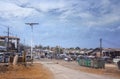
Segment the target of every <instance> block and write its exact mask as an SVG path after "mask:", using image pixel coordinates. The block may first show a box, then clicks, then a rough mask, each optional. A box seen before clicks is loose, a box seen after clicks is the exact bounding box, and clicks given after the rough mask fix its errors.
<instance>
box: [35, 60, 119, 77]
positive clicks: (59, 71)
mask: <svg viewBox="0 0 120 79" xmlns="http://www.w3.org/2000/svg"><path fill="white" fill-rule="evenodd" d="M35 63H42V64H43V65H44V66H45V67H47V68H49V69H50V70H51V71H52V72H53V74H54V79H119V78H115V77H111V76H107V75H98V74H91V73H86V72H83V71H80V70H75V69H72V68H68V67H66V66H63V65H61V64H59V63H54V62H53V61H37V62H35Z"/></svg>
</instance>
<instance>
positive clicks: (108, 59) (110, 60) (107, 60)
mask: <svg viewBox="0 0 120 79" xmlns="http://www.w3.org/2000/svg"><path fill="white" fill-rule="evenodd" d="M102 59H103V60H104V61H105V62H106V63H112V62H113V61H112V58H110V57H109V56H103V57H102Z"/></svg>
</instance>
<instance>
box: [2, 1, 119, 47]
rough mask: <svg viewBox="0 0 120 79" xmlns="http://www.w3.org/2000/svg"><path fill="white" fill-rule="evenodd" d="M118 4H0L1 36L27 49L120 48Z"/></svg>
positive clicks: (8, 2)
mask: <svg viewBox="0 0 120 79" xmlns="http://www.w3.org/2000/svg"><path fill="white" fill-rule="evenodd" d="M119 7H120V0H0V27H1V29H0V35H6V33H5V31H6V27H4V26H3V25H7V26H8V25H9V26H10V32H11V35H15V36H16V35H17V36H18V37H20V38H21V42H23V41H24V39H25V43H26V44H27V45H30V39H31V34H30V33H31V28H30V27H29V26H28V25H25V23H26V22H37V23H39V25H36V26H34V45H39V44H41V45H44V46H47V45H50V46H56V45H59V46H62V47H76V46H79V47H81V48H84V47H87V48H95V47H99V39H100V38H102V39H103V47H114V48H119V47H120V44H119V42H120V9H119Z"/></svg>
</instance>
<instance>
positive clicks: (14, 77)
mask: <svg viewBox="0 0 120 79" xmlns="http://www.w3.org/2000/svg"><path fill="white" fill-rule="evenodd" d="M52 78H53V77H52V73H51V72H50V71H49V70H48V69H46V68H45V67H43V65H41V64H33V65H32V66H30V65H29V66H27V67H25V66H23V65H22V66H20V65H19V66H14V67H13V66H8V67H0V79H52Z"/></svg>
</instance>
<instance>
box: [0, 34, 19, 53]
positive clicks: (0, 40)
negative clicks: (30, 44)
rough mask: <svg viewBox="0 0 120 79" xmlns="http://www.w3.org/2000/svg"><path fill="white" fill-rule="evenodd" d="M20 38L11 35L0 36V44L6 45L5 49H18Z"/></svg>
mask: <svg viewBox="0 0 120 79" xmlns="http://www.w3.org/2000/svg"><path fill="white" fill-rule="evenodd" d="M19 41H20V39H19V38H17V37H13V36H9V38H8V36H0V46H4V47H6V49H7V51H8V50H9V51H17V52H18V50H19Z"/></svg>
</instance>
